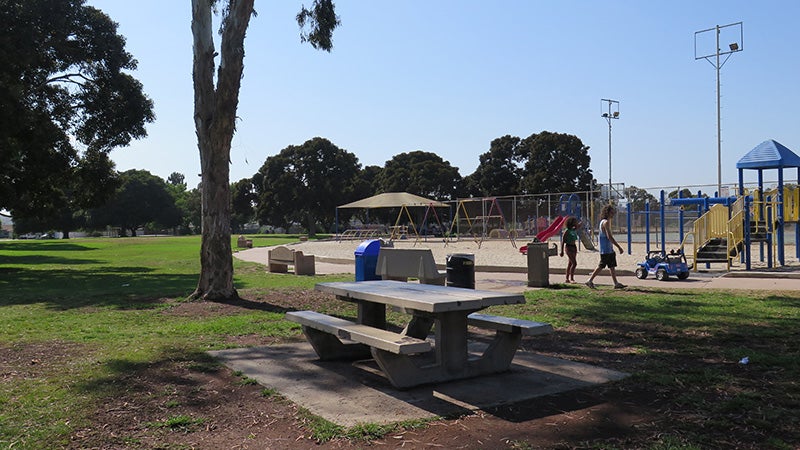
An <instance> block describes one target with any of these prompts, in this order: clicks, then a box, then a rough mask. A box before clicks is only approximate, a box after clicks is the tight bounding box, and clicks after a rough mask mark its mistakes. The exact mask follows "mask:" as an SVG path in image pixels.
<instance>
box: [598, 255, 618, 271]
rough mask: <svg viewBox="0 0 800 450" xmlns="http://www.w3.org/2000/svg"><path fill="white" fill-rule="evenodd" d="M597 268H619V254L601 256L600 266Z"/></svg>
mask: <svg viewBox="0 0 800 450" xmlns="http://www.w3.org/2000/svg"><path fill="white" fill-rule="evenodd" d="M597 267H599V268H601V269H605V268H606V267H608V268H609V269H612V268H614V267H617V254H616V253H603V254H601V255H600V264H598V265H597Z"/></svg>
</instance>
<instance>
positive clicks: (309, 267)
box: [267, 245, 316, 275]
mask: <svg viewBox="0 0 800 450" xmlns="http://www.w3.org/2000/svg"><path fill="white" fill-rule="evenodd" d="M267 266H268V267H269V271H270V272H274V273H286V272H288V271H289V266H293V267H294V273H295V275H314V274H315V273H316V266H315V263H314V255H304V254H303V252H302V251H300V250H292V249H290V248H288V247H284V246H282V245H281V246H279V247H275V248H273V249H272V250H270V251H269V252H268V253H267Z"/></svg>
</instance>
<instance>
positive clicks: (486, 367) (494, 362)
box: [474, 330, 522, 373]
mask: <svg viewBox="0 0 800 450" xmlns="http://www.w3.org/2000/svg"><path fill="white" fill-rule="evenodd" d="M520 342H522V333H521V332H510V333H509V332H504V331H499V330H498V331H497V333H496V334H495V337H494V339H492V342H491V343H490V344H489V346H488V347H487V348H486V350H484V351H483V355H481V358H480V359H478V360H476V361H474V364H476V365H477V366H479V367H480V369H479V370H480V371H481V372H484V373H493V372H504V371H506V370H508V368H509V367H511V362H512V361H513V360H514V355H515V354H516V353H517V348H519V344H520Z"/></svg>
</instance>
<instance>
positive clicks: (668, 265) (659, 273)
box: [636, 250, 689, 281]
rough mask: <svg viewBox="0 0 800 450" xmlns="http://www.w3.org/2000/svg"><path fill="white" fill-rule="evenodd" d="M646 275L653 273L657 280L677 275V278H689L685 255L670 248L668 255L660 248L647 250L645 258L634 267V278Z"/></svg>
mask: <svg viewBox="0 0 800 450" xmlns="http://www.w3.org/2000/svg"><path fill="white" fill-rule="evenodd" d="M647 275H655V277H656V280H658V281H666V280H669V277H678V279H679V280H685V279H687V278H689V265H688V264H686V255H684V254H683V252H682V251H675V250H670V252H669V254H668V255H667V254H666V253H665V252H663V251H661V250H653V251H650V252H648V253H647V259H646V260H645V261H644V262H640V263H639V264H638V265H637V267H636V278H638V279H640V280H644V279H645V278H647Z"/></svg>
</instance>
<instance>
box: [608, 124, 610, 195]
mask: <svg viewBox="0 0 800 450" xmlns="http://www.w3.org/2000/svg"><path fill="white" fill-rule="evenodd" d="M608 201H609V203H610V202H611V117H610V116H609V117H608Z"/></svg>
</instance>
